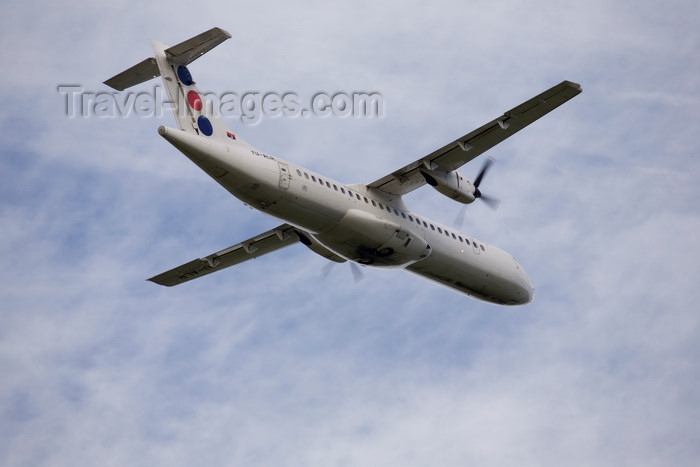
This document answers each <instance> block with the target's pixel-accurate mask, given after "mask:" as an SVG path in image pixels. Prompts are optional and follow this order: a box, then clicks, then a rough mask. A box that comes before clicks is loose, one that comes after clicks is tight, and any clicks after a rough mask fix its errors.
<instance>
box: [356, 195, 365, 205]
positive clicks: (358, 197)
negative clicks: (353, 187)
mask: <svg viewBox="0 0 700 467" xmlns="http://www.w3.org/2000/svg"><path fill="white" fill-rule="evenodd" d="M355 196H357V199H360V195H358V194H357V193H355ZM366 202H367V198H365V203H366Z"/></svg>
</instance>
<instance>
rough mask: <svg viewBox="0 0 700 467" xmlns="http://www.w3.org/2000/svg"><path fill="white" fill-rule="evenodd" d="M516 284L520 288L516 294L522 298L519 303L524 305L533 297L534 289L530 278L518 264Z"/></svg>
mask: <svg viewBox="0 0 700 467" xmlns="http://www.w3.org/2000/svg"><path fill="white" fill-rule="evenodd" d="M518 286H519V288H520V290H519V291H518V296H519V297H522V299H523V300H522V302H521V304H522V305H525V304H526V303H530V302H531V301H532V299H533V298H534V297H535V289H534V288H533V287H532V282H530V278H529V277H528V275H527V274H526V273H525V271H524V270H523V268H522V267H521V266H520V265H518Z"/></svg>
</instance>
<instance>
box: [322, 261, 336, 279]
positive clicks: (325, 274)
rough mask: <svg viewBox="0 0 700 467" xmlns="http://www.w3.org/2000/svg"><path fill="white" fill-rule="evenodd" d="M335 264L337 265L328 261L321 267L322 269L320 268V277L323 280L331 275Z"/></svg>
mask: <svg viewBox="0 0 700 467" xmlns="http://www.w3.org/2000/svg"><path fill="white" fill-rule="evenodd" d="M336 264H338V263H336V262H334V261H328V262H327V263H326V264H324V265H323V268H321V275H322V276H323V278H324V279H325V278H326V277H328V274H330V273H331V271H332V270H333V268H334V267H335V265H336Z"/></svg>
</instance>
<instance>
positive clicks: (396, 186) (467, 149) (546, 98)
mask: <svg viewBox="0 0 700 467" xmlns="http://www.w3.org/2000/svg"><path fill="white" fill-rule="evenodd" d="M579 93H581V86H580V85H579V84H577V83H572V82H571V81H563V82H561V83H559V84H557V85H556V86H554V87H552V88H550V89H548V90H547V91H545V92H543V93H541V94H539V95H537V96H535V97H533V98H532V99H530V100H528V101H526V102H523V103H522V104H520V105H519V106H517V107H515V108H513V109H511V110H509V111H508V112H506V113H504V114H503V115H502V116H500V117H498V118H496V119H494V120H492V121H490V122H489V123H487V124H486V125H484V126H482V127H481V128H478V129H476V130H474V131H472V132H471V133H468V134H466V135H464V136H462V137H461V138H459V139H457V140H455V141H453V142H451V143H450V144H447V145H445V146H443V147H441V148H440V149H438V150H437V151H434V152H432V153H431V154H428V155H427V156H425V157H423V158H421V159H418V160H417V161H415V162H412V163H410V164H408V165H407V166H405V167H402V168H400V169H399V170H397V171H395V172H392V173H390V174H389V175H386V176H384V177H382V178H380V179H379V180H376V181H374V182H372V183H370V184H369V185H368V187H369V188H373V189H376V190H381V191H383V192H385V193H387V194H390V195H395V196H401V195H403V194H406V193H409V192H411V191H413V190H415V189H416V188H419V187H421V186H423V185H424V184H425V183H426V182H425V178H424V177H423V176H422V175H421V173H420V170H421V169H425V168H427V169H429V170H433V169H436V168H440V169H443V170H445V171H448V172H449V171H452V170H455V169H458V168H459V167H461V166H463V165H464V164H466V163H467V162H469V161H471V160H472V159H474V158H476V157H477V156H479V155H481V154H482V153H484V152H485V151H487V150H488V149H490V148H492V147H494V146H495V145H497V144H498V143H500V142H502V141H503V140H505V139H506V138H508V137H510V136H512V135H513V134H515V133H517V132H518V131H520V130H521V129H523V128H525V127H526V126H527V125H529V124H530V123H532V122H534V121H535V120H537V119H539V118H540V117H542V116H544V115H546V114H547V113H549V112H551V111H552V110H554V109H556V108H557V107H559V106H560V105H562V104H563V103H565V102H566V101H568V100H569V99H571V98H573V97H575V96H576V95H577V94H579Z"/></svg>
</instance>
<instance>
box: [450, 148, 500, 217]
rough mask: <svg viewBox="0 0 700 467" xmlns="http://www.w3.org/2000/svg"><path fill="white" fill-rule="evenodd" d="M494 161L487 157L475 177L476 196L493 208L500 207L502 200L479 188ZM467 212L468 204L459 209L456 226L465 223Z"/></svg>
mask: <svg viewBox="0 0 700 467" xmlns="http://www.w3.org/2000/svg"><path fill="white" fill-rule="evenodd" d="M493 163H494V160H493V159H492V158H490V157H489V158H487V159H486V161H484V165H483V166H482V167H481V170H480V171H479V174H478V175H477V176H476V179H474V198H477V199H480V200H481V201H483V202H484V203H486V205H487V206H488V207H490V208H491V209H496V208H498V205H499V204H501V201H500V200H499V199H497V198H494V197H492V196H488V195H485V194H483V193H482V192H481V190H479V185H481V182H482V181H483V179H484V175H486V172H488V170H489V168H490V167H491V165H492V164H493ZM466 212H467V205H466V204H465V205H463V206H462V208H461V209H460V210H459V212H458V213H457V217H456V218H455V226H456V227H457V228H458V229H461V228H462V224H463V223H464V215H465V214H466Z"/></svg>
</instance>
